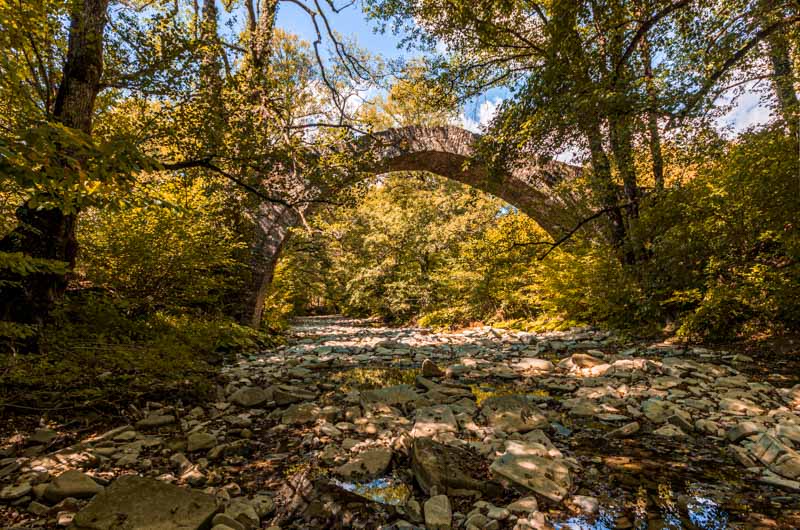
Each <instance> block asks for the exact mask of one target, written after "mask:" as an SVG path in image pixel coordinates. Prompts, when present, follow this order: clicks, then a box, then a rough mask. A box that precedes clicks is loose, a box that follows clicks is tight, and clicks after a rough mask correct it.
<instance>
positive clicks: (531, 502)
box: [506, 497, 539, 514]
mask: <svg viewBox="0 0 800 530" xmlns="http://www.w3.org/2000/svg"><path fill="white" fill-rule="evenodd" d="M506 508H508V509H509V511H511V513H516V514H525V513H531V512H536V511H538V510H539V503H538V501H537V500H536V497H522V498H521V499H517V500H516V501H514V502H512V503H511V504H509V505H508V506H507V507H506Z"/></svg>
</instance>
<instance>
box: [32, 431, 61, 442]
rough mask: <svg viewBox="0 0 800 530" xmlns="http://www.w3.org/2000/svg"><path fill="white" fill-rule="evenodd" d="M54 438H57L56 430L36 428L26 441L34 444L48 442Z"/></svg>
mask: <svg viewBox="0 0 800 530" xmlns="http://www.w3.org/2000/svg"><path fill="white" fill-rule="evenodd" d="M56 438H58V433H57V432H56V431H53V430H50V429H36V432H34V433H33V434H32V435H31V437H30V438H28V441H29V442H33V443H36V444H49V443H50V442H52V441H53V440H55V439H56Z"/></svg>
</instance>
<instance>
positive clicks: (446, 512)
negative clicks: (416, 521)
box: [424, 495, 453, 530]
mask: <svg viewBox="0 0 800 530" xmlns="http://www.w3.org/2000/svg"><path fill="white" fill-rule="evenodd" d="M424 510H425V526H427V527H428V530H449V529H450V528H452V527H451V523H452V521H453V511H452V509H451V508H450V499H448V498H447V495H436V496H434V497H431V498H430V499H428V500H427V501H425V504H424Z"/></svg>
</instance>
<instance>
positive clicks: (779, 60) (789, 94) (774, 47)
mask: <svg viewBox="0 0 800 530" xmlns="http://www.w3.org/2000/svg"><path fill="white" fill-rule="evenodd" d="M767 49H768V50H769V60H770V63H771V64H772V74H773V78H772V82H773V84H774V86H775V94H776V96H777V97H778V106H779V108H780V112H781V117H782V118H783V121H784V122H785V123H786V126H787V127H788V128H789V133H790V134H791V135H792V137H794V138H797V134H798V130H799V129H800V127H799V126H798V108H799V107H800V103H799V102H798V100H797V92H796V91H795V87H794V69H793V68H792V57H791V46H790V44H789V39H788V38H787V37H786V33H785V30H779V31H775V32H773V33H772V34H771V35H770V36H769V37H767Z"/></svg>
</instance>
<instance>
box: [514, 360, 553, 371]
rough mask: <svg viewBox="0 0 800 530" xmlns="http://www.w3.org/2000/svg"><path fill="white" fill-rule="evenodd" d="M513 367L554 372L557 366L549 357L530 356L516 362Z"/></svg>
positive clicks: (522, 369)
mask: <svg viewBox="0 0 800 530" xmlns="http://www.w3.org/2000/svg"><path fill="white" fill-rule="evenodd" d="M512 368H514V369H515V370H519V371H521V372H552V371H553V370H554V369H555V366H553V363H552V362H550V361H548V360H547V359H537V358H530V359H522V360H521V361H519V362H517V363H514V364H513V365H512Z"/></svg>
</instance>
